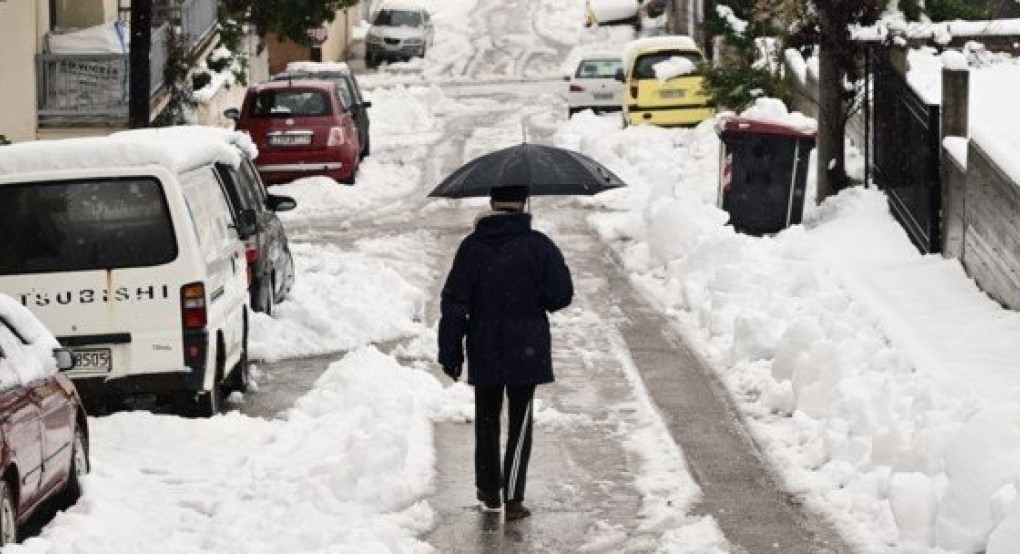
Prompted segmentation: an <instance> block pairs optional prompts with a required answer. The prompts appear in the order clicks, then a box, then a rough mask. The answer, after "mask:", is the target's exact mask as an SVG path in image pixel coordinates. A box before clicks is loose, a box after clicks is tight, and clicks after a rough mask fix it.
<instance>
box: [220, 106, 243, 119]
mask: <svg viewBox="0 0 1020 554" xmlns="http://www.w3.org/2000/svg"><path fill="white" fill-rule="evenodd" d="M223 117H225V118H227V119H232V120H234V121H235V122H236V121H239V120H240V119H241V110H239V109H237V108H227V109H225V110H223Z"/></svg>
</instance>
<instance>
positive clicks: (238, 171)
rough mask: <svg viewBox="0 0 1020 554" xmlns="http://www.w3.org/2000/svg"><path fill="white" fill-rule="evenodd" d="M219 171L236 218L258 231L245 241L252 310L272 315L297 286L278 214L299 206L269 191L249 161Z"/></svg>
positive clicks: (217, 169)
mask: <svg viewBox="0 0 1020 554" xmlns="http://www.w3.org/2000/svg"><path fill="white" fill-rule="evenodd" d="M216 172H217V174H218V175H219V177H220V179H221V180H222V182H223V188H224V189H225V190H226V192H227V196H228V197H229V198H230V204H231V209H232V210H233V211H234V212H235V219H236V220H238V221H241V222H244V225H245V226H246V227H249V228H251V227H253V228H254V229H255V233H253V234H252V235H250V236H248V237H247V238H245V258H246V259H247V262H248V291H249V294H250V295H251V307H252V309H253V310H256V311H259V312H264V313H267V314H270V315H272V313H273V307H274V306H275V305H276V304H278V303H280V302H282V301H283V299H284V298H285V297H286V296H287V293H289V292H290V289H291V287H293V286H294V258H293V257H292V256H291V253H290V246H289V245H288V244H287V233H286V231H285V230H284V228H283V223H282V222H281V221H280V218H279V217H278V216H277V215H276V212H283V211H287V210H292V209H294V207H295V206H296V205H297V203H296V202H295V201H294V199H293V198H291V197H289V196H280V195H276V194H269V193H268V192H266V187H265V185H264V184H263V183H262V179H261V178H260V177H259V172H258V171H257V170H256V169H255V166H254V165H252V163H251V160H249V159H247V158H245V159H243V160H242V161H241V165H240V167H237V168H234V167H232V166H229V165H226V164H217V165H216Z"/></svg>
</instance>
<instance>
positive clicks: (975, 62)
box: [907, 46, 1020, 183]
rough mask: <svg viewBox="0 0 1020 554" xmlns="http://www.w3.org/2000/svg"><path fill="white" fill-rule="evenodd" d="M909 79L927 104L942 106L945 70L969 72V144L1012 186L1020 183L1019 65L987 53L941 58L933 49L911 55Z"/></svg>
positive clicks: (974, 50)
mask: <svg viewBox="0 0 1020 554" xmlns="http://www.w3.org/2000/svg"><path fill="white" fill-rule="evenodd" d="M908 60H909V65H910V71H909V72H908V74H907V79H908V80H909V81H910V84H911V86H912V87H913V88H914V90H916V91H917V92H918V93H919V94H920V95H921V96H922V97H924V99H925V100H926V101H928V102H930V103H932V104H941V103H942V69H943V67H946V66H949V67H952V68H954V69H957V70H959V69H965V68H967V67H969V68H970V104H969V110H970V114H969V119H970V139H971V140H973V141H974V142H975V143H977V144H978V145H979V146H980V147H981V149H982V150H983V151H984V152H985V153H986V154H988V156H989V157H991V159H992V160H994V161H995V163H996V165H998V166H999V167H1000V168H1001V169H1002V170H1003V171H1004V172H1005V173H1006V174H1007V175H1008V176H1009V177H1010V178H1011V179H1012V180H1013V181H1015V182H1017V183H1020V133H1017V132H1016V129H1017V128H1020V102H1017V101H1016V99H1017V98H1020V59H1017V58H1014V57H1011V56H1009V55H1006V54H996V53H991V52H987V51H984V50H983V49H981V48H980V46H971V47H968V48H965V51H964V52H963V53H954V54H948V53H943V54H939V53H937V52H936V50H935V49H934V48H930V47H925V48H917V49H912V50H911V51H910V52H909V53H908Z"/></svg>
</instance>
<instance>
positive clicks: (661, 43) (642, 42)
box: [623, 35, 700, 61]
mask: <svg viewBox="0 0 1020 554" xmlns="http://www.w3.org/2000/svg"><path fill="white" fill-rule="evenodd" d="M649 48H654V49H665V48H676V49H679V50H696V51H700V48H698V44H697V43H696V42H694V39H692V38H691V37H689V36H686V35H666V36H658V37H645V38H639V39H637V40H632V41H630V42H628V43H627V44H626V45H625V46H624V47H623V59H624V60H625V61H629V60H631V59H633V58H634V56H636V55H637V53H638V51H639V50H645V49H649Z"/></svg>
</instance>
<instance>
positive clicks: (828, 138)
mask: <svg viewBox="0 0 1020 554" xmlns="http://www.w3.org/2000/svg"><path fill="white" fill-rule="evenodd" d="M829 12H830V10H826V9H820V10H818V16H819V23H820V31H821V48H820V49H819V52H818V193H817V196H816V201H817V202H819V203H821V202H822V201H824V200H825V199H826V198H828V197H830V196H832V195H834V194H836V193H837V192H839V191H840V189H842V188H843V187H844V186H845V185H846V170H845V160H844V149H845V148H844V146H845V145H844V142H843V133H844V130H845V127H846V121H845V117H844V111H843V81H842V75H841V72H840V68H839V52H838V48H839V37H840V35H841V33H843V32H845V25H844V27H843V28H840V26H839V22H835V21H833V20H832V13H829Z"/></svg>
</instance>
